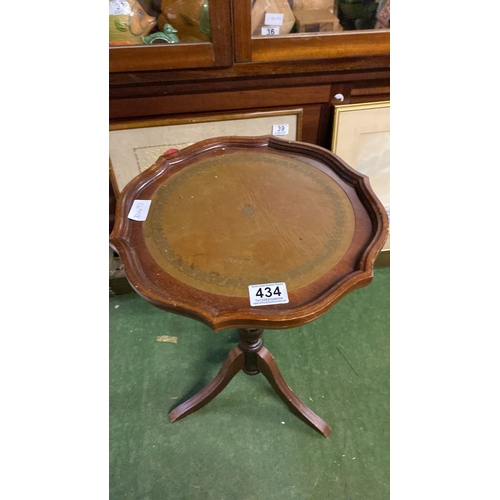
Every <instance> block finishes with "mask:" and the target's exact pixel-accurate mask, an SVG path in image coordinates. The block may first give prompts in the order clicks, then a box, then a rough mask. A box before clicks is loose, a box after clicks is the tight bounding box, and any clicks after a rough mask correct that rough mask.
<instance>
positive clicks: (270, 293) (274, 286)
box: [248, 283, 288, 306]
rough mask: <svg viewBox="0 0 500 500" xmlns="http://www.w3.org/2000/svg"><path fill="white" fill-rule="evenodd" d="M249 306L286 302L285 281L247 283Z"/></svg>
mask: <svg viewBox="0 0 500 500" xmlns="http://www.w3.org/2000/svg"><path fill="white" fill-rule="evenodd" d="M248 293H249V295H250V305H251V306H270V305H272V304H288V292H287V290H286V285H285V283H265V284H264V285H249V287H248Z"/></svg>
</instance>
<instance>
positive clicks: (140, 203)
mask: <svg viewBox="0 0 500 500" xmlns="http://www.w3.org/2000/svg"><path fill="white" fill-rule="evenodd" d="M150 206H151V200H134V203H133V204H132V208H131V209H130V212H129V213H128V218H129V219H132V220H138V221H145V220H146V218H147V216H148V212H149V207H150Z"/></svg>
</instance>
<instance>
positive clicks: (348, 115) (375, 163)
mask: <svg viewBox="0 0 500 500" xmlns="http://www.w3.org/2000/svg"><path fill="white" fill-rule="evenodd" d="M331 150H332V152H333V153H335V154H336V155H337V156H339V157H340V158H342V160H344V161H345V162H346V163H347V164H348V165H349V166H351V167H352V168H354V169H355V170H358V171H359V172H361V173H363V174H365V175H368V177H369V179H370V185H371V187H372V189H373V191H374V192H375V194H376V195H377V196H378V198H379V199H380V201H381V202H382V204H383V205H384V207H385V208H386V210H387V214H388V215H389V218H390V101H381V102H371V103H362V104H343V105H340V106H335V111H334V117H333V134H332V147H331ZM389 260H390V237H389V238H387V241H386V243H385V245H384V247H383V249H382V251H381V253H380V256H379V258H378V259H377V261H378V262H379V264H380V263H381V262H384V263H385V262H387V265H388V262H389Z"/></svg>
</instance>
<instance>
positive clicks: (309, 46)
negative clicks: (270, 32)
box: [251, 30, 390, 62]
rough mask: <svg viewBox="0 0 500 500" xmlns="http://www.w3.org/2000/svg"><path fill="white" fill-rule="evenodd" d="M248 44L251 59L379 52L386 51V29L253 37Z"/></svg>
mask: <svg viewBox="0 0 500 500" xmlns="http://www.w3.org/2000/svg"><path fill="white" fill-rule="evenodd" d="M270 42H271V43H270ZM251 48H252V50H251V52H252V59H251V60H252V61H253V62H254V61H255V62H263V61H285V60H288V61H290V60H297V59H324V58H325V57H328V58H341V57H361V56H377V55H380V56H383V55H389V52H390V33H389V30H385V31H377V32H373V31H367V32H360V31H356V32H343V33H334V34H330V35H316V36H311V35H310V34H306V35H302V34H294V36H288V37H286V36H284V37H276V38H273V39H272V40H269V39H267V38H255V39H252V42H251Z"/></svg>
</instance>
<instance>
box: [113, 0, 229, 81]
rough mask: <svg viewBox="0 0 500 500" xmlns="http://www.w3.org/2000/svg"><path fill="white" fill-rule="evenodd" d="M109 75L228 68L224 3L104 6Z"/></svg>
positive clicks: (199, 0)
mask: <svg viewBox="0 0 500 500" xmlns="http://www.w3.org/2000/svg"><path fill="white" fill-rule="evenodd" d="M109 46H110V48H109V66H110V68H109V69H110V72H124V71H141V70H162V69H176V68H203V67H216V66H224V65H229V64H231V62H232V53H231V29H230V6H229V0H109Z"/></svg>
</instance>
